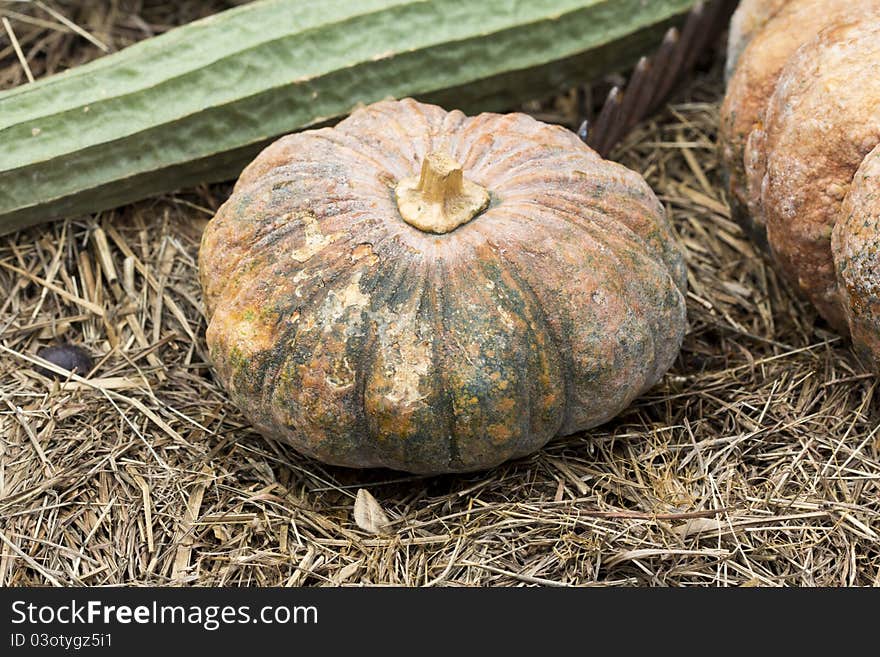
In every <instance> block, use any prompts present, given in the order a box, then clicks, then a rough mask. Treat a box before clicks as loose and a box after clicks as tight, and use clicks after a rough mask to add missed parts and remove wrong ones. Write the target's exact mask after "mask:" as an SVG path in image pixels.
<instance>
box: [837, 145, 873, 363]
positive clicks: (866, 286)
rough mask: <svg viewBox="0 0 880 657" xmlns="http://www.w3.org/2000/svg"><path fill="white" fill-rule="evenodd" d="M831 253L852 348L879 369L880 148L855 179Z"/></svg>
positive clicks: (867, 159)
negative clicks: (853, 346)
mask: <svg viewBox="0 0 880 657" xmlns="http://www.w3.org/2000/svg"><path fill="white" fill-rule="evenodd" d="M831 248H832V251H833V253H834V263H835V267H836V269H837V278H838V281H839V284H840V293H841V295H842V297H843V300H844V309H845V311H846V318H847V321H848V323H849V328H850V333H851V335H852V339H853V344H854V345H855V347H856V349H857V351H858V352H859V353H860V354H861V355H862V357H863V358H865V359H867V360H868V361H869V362H870V361H873V364H874V366H875V367H880V145H878V146H877V147H875V148H874V150H873V151H871V152H870V153H869V154H868V156H867V157H866V158H865V159H864V160H863V161H862V164H861V165H860V166H859V169H858V171H856V175H855V176H854V177H853V181H852V185H851V187H850V189H849V192H848V193H847V195H846V198H845V199H844V200H843V207H842V211H841V214H840V218H839V220H838V221H837V223H836V224H835V226H834V232H833V234H832V240H831Z"/></svg>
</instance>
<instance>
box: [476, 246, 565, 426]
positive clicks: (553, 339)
mask: <svg viewBox="0 0 880 657" xmlns="http://www.w3.org/2000/svg"><path fill="white" fill-rule="evenodd" d="M486 240H487V242H488V243H489V244H491V245H492V247H493V249H494V250H495V252H496V253H500V252H501V248H502V247H501V245H499V244H497V243H496V242H494V240H492V238H491V237H488V236H487V237H486ZM501 266H502V267H503V268H504V269H505V271H506V272H507V274H508V275H509V276H510V277H511V278H513V279H514V281H515V282H516V284H517V285H518V286H519V287H520V288H521V289H522V290H523V291H525V292H526V293H527V294H529V295H531V298H532V300H533V301H534V303H533V304H532V307H533V308H535V309H536V310H535V313H536V314H537V315H538V317H539V319H540V321H541V324H542V326H543V327H544V331H545V332H546V333H547V336H548V338H549V342H550V345H551V347H552V348H553V350H554V351H555V352H556V359H557V361H558V362H559V366H560V368H561V369H562V370H563V372H562V374H563V376H562V377H560V385H561V386H562V399H563V404H562V408H561V409H560V415H559V422H558V426H557V427H556V430H555V431H554V435H556V434H557V433H559V429H560V428H561V427H562V426H564V424H565V422H566V421H567V419H568V413H569V408H570V406H571V386H570V384H569V381H570V380H571V379H572V377H573V374H574V364H573V363H572V361H571V358H570V357H569V356H570V350H569V349H563V348H562V336H561V335H559V334H558V333H557V332H556V330H555V329H554V327H553V325H552V324H551V323H550V321H549V320H548V318H547V312H546V311H545V310H544V299H545V297H542V296H541V295H539V294H538V292H537V291H536V290H535V288H534V287H533V286H532V285H531V284H530V283H529V282H528V281H527V280H526V279H525V278H524V277H523V276H522V275H521V274H520V272H519V269H518V268H519V266H520V264H519V262H518V261H517V260H516V258H515V257H514V258H506V259H505V260H504V261H503V262H502V264H501Z"/></svg>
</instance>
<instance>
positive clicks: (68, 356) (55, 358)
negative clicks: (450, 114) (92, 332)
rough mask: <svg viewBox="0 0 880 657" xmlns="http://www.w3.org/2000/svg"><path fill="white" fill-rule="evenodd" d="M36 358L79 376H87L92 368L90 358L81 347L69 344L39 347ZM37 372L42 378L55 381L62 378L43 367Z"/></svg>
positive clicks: (92, 362) (92, 363)
mask: <svg viewBox="0 0 880 657" xmlns="http://www.w3.org/2000/svg"><path fill="white" fill-rule="evenodd" d="M37 356H39V357H40V358H42V359H44V360H48V361H49V362H50V363H52V364H53V365H57V366H58V367H61V368H63V369H65V370H68V371H69V372H76V373H77V374H79V375H80V376H85V375H86V374H88V373H89V372H90V371H91V369H92V367H93V366H94V361H92V357H91V356H90V355H89V352H87V351H86V350H85V349H83V348H82V347H77V346H76V345H72V344H69V343H64V344H59V345H54V346H52V347H41V348H40V349H38V350H37ZM37 371H38V372H39V373H40V374H42V375H43V376H48V377H52V378H55V379H60V378H63V377H62V376H61V375H60V374H56V373H55V372H51V371H49V370H47V369H46V368H45V367H39V368H37Z"/></svg>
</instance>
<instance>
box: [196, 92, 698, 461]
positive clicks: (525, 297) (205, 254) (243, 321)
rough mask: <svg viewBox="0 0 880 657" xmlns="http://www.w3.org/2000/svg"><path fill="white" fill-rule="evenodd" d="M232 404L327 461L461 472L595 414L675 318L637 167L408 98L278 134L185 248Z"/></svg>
mask: <svg viewBox="0 0 880 657" xmlns="http://www.w3.org/2000/svg"><path fill="white" fill-rule="evenodd" d="M199 268H200V277H201V283H202V286H203V290H204V297H205V305H206V310H207V316H208V318H209V325H208V330H207V341H208V346H209V349H210V354H211V357H212V359H213V362H214V366H215V368H216V372H217V374H218V375H219V378H220V380H221V381H222V382H223V383H224V384H225V385H226V387H227V390H228V392H229V394H230V397H231V399H232V400H233V401H234V403H235V404H236V405H237V406H238V407H239V408H240V409H241V410H242V411H243V412H244V413H245V415H247V417H248V418H249V419H250V420H251V421H252V422H253V424H254V426H255V427H256V428H257V429H258V430H259V431H261V432H262V433H264V434H265V435H267V436H272V437H275V438H278V439H281V440H285V441H288V442H289V443H291V444H292V445H293V446H294V447H296V448H297V449H298V450H299V451H301V452H303V453H305V454H308V455H311V456H313V457H316V458H318V459H320V460H322V461H325V462H328V463H332V464H337V465H346V466H353V467H372V466H386V467H390V468H395V469H400V470H406V471H411V472H417V473H441V472H455V471H470V470H477V469H482V468H487V467H490V466H494V465H496V464H499V463H501V462H502V461H504V460H506V459H510V458H513V457H517V456H522V455H525V454H528V453H530V452H533V451H535V450H537V449H539V448H540V447H542V446H543V445H544V444H545V443H546V442H547V441H548V440H550V439H551V438H552V437H553V436H555V435H557V434H569V433H572V432H576V431H579V430H582V429H588V428H590V427H593V426H595V425H597V424H600V423H602V422H605V421H607V420H608V419H610V418H612V417H613V416H614V415H615V414H617V413H619V412H620V411H621V410H622V409H623V408H624V407H626V406H627V405H628V404H629V403H630V402H631V401H632V400H633V399H634V398H635V397H636V396H637V395H638V394H640V393H641V392H642V391H644V390H646V389H647V388H649V387H650V386H652V385H653V384H654V383H655V382H657V380H658V379H659V378H660V377H661V376H662V374H663V373H664V372H665V371H666V369H667V368H668V367H669V366H670V364H671V363H672V361H673V360H674V358H675V356H676V354H677V352H678V350H679V347H680V344H681V340H682V337H683V333H684V330H685V306H684V297H683V291H684V289H685V274H684V266H683V262H682V258H681V255H680V252H679V250H678V248H677V246H676V242H675V240H674V238H673V234H672V232H671V230H670V227H669V225H668V223H667V221H666V218H665V215H664V211H663V208H662V206H661V204H660V203H659V202H658V200H657V198H656V197H655V196H654V194H653V193H652V192H651V190H650V188H649V187H648V186H647V184H646V183H645V182H644V180H643V179H642V178H641V177H640V176H639V175H638V174H636V173H634V172H632V171H630V170H628V169H626V168H624V167H623V166H621V165H618V164H615V163H612V162H608V161H605V160H603V159H601V158H600V157H599V156H598V155H597V154H596V153H594V152H593V151H592V150H590V149H589V148H588V147H586V146H585V145H584V144H582V143H581V141H580V140H579V139H578V138H577V137H576V136H575V135H574V134H573V133H571V132H569V131H568V130H565V129H564V128H561V127H558V126H551V125H546V124H543V123H540V122H539V121H536V120H534V119H532V118H530V117H529V116H526V115H524V114H508V115H499V114H481V115H479V116H475V117H470V118H469V117H466V116H465V115H464V114H462V113H461V112H458V111H452V112H446V111H444V110H442V109H441V108H439V107H436V106H433V105H425V104H420V103H418V102H415V101H413V100H410V99H407V100H403V101H399V102H398V101H383V102H380V103H376V104H373V105H370V106H367V107H364V108H361V109H358V110H356V111H355V112H353V113H352V114H351V116H350V117H349V118H347V119H345V120H344V121H342V122H340V123H339V124H338V125H336V126H335V127H333V128H323V129H319V130H312V131H307V132H303V133H298V134H293V135H289V136H287V137H284V138H282V139H280V140H278V141H277V142H275V143H274V144H272V145H271V146H269V147H268V148H266V149H265V150H264V151H263V152H262V153H261V154H260V155H259V156H258V157H257V159H256V160H254V161H253V162H252V163H251V164H250V165H249V166H248V167H247V169H245V171H244V172H243V173H242V174H241V177H240V178H239V180H238V182H237V184H236V186H235V188H234V191H233V194H232V196H231V197H230V198H229V200H228V201H227V202H226V203H225V204H224V205H223V206H222V207H221V208H220V209H219V211H218V212H217V214H216V216H215V217H214V218H213V219H212V221H211V222H210V224H209V225H208V227H207V229H206V232H205V234H204V237H203V240H202V246H201V251H200V258H199Z"/></svg>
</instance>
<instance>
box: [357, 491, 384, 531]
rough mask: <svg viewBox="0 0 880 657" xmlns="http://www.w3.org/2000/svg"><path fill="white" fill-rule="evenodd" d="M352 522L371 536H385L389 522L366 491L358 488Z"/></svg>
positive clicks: (374, 499) (373, 498)
mask: <svg viewBox="0 0 880 657" xmlns="http://www.w3.org/2000/svg"><path fill="white" fill-rule="evenodd" d="M354 521H355V524H357V526H358V527H360V528H361V529H363V530H364V531H365V532H369V533H371V534H386V533H388V526H389V525H390V524H391V521H390V520H388V516H387V515H386V514H385V511H383V510H382V507H381V506H380V505H379V503H378V502H377V501H376V498H375V497H373V496H372V495H371V494H370V492H369V491H368V490H366V489H365V488H359V489H358V492H357V497H356V498H355V500H354Z"/></svg>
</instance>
